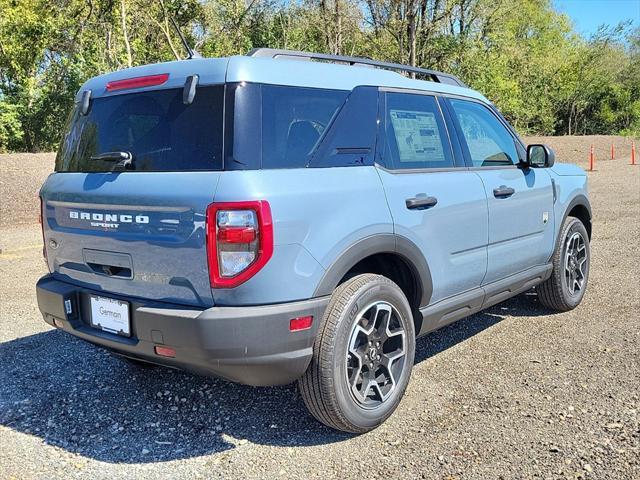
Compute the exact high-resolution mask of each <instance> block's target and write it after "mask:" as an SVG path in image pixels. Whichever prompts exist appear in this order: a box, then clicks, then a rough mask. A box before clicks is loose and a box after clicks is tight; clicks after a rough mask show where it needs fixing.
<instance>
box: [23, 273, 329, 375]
mask: <svg viewBox="0 0 640 480" xmlns="http://www.w3.org/2000/svg"><path fill="white" fill-rule="evenodd" d="M36 292H37V298H38V307H39V308H40V311H41V312H42V315H43V317H44V320H45V322H47V323H48V324H49V325H51V326H54V327H57V328H59V329H61V330H64V331H66V332H68V333H70V334H72V335H75V336H76V337H79V338H82V339H84V340H87V341H89V342H91V343H94V344H97V345H101V346H103V347H106V348H109V349H111V350H114V351H115V352H117V353H120V354H122V355H125V356H129V357H133V358H139V359H142V360H146V361H150V362H153V363H158V364H161V365H166V366H170V367H177V368H182V369H185V370H189V371H193V372H196V373H199V374H204V375H214V376H219V377H223V378H226V379H228V380H231V381H235V382H239V383H244V384H248V385H279V384H286V383H290V382H292V381H294V380H296V379H298V378H299V377H300V376H301V375H302V374H303V373H304V371H305V370H306V368H307V366H308V365H309V362H310V361H311V356H312V348H313V341H314V339H315V334H316V331H317V329H318V324H319V323H320V319H321V318H322V315H323V313H324V310H325V308H326V306H327V303H328V301H329V299H328V297H322V298H315V299H311V300H305V301H300V302H291V303H284V304H277V305H265V306H254V307H246V306H243V307H212V308H209V309H206V310H198V309H195V308H193V307H183V306H179V305H171V304H167V303H158V302H146V303H145V302H144V301H140V300H137V299H131V298H127V297H123V296H121V295H111V294H105V293H104V292H98V291H92V290H90V289H85V288H81V287H78V286H76V285H71V284H69V283H66V282H62V281H60V280H57V279H54V278H53V277H52V276H51V275H46V276H44V277H42V278H41V279H40V280H39V281H38V283H37V285H36ZM90 294H96V295H102V296H109V297H111V298H116V299H119V300H124V301H127V302H129V303H130V316H131V337H122V336H118V335H115V334H111V333H108V332H104V331H102V330H99V329H96V328H93V327H92V326H91V325H90V322H89V316H90V305H89V303H90V300H89V295H90ZM65 301H68V302H66V308H65ZM69 305H70V306H71V308H70V313H67V311H68V310H69ZM307 315H313V324H312V326H311V328H309V329H307V330H301V331H296V332H291V331H289V321H290V319H292V318H296V317H302V316H307ZM157 345H163V346H167V347H171V348H173V349H175V352H176V354H175V357H174V358H168V357H162V356H159V355H157V354H156V353H155V350H154V347H155V346H157Z"/></svg>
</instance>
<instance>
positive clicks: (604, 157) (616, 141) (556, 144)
mask: <svg viewBox="0 0 640 480" xmlns="http://www.w3.org/2000/svg"><path fill="white" fill-rule="evenodd" d="M524 140H525V142H527V143H546V144H547V145H549V146H550V147H551V148H553V150H554V151H555V153H556V161H558V162H564V163H577V164H578V165H580V166H582V167H584V166H586V165H587V164H588V163H589V149H590V148H591V145H593V149H594V153H595V160H596V164H597V163H598V162H601V161H608V160H610V159H611V144H613V148H614V152H615V157H614V158H616V159H626V160H629V159H630V158H631V138H627V137H620V136H616V135H585V136H564V137H524ZM638 148H640V144H639V142H638V141H636V161H640V160H639V159H638V157H637V155H638V154H640V151H638Z"/></svg>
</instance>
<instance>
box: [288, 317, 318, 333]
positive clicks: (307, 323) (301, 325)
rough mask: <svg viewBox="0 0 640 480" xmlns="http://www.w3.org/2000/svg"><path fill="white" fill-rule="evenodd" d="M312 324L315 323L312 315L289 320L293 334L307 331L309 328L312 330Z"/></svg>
mask: <svg viewBox="0 0 640 480" xmlns="http://www.w3.org/2000/svg"><path fill="white" fill-rule="evenodd" d="M312 323H313V316H312V315H309V316H308V317H298V318H292V319H291V320H289V330H290V331H291V332H297V331H299V330H306V329H307V328H311V324H312Z"/></svg>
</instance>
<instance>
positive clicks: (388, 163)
mask: <svg viewBox="0 0 640 480" xmlns="http://www.w3.org/2000/svg"><path fill="white" fill-rule="evenodd" d="M381 104H382V105H384V107H383V109H384V110H383V112H384V115H383V118H384V122H383V124H384V128H383V129H382V134H381V139H380V141H379V148H378V151H379V154H378V158H377V163H378V164H379V173H380V178H381V179H382V183H383V185H384V190H385V193H386V195H387V201H388V203H389V208H390V210H391V215H392V217H393V222H394V229H395V233H396V234H398V235H401V236H404V237H406V238H408V239H409V240H411V241H412V242H413V243H414V244H416V245H417V246H418V247H419V248H420V250H421V251H422V253H423V254H424V256H425V258H426V260H427V263H428V265H429V268H430V270H431V276H432V280H433V293H432V297H431V302H430V303H432V304H433V303H435V302H437V301H439V300H442V299H444V298H447V297H450V296H452V295H455V294H458V293H462V292H465V291H467V290H470V289H472V288H474V287H479V286H480V283H481V281H482V279H483V278H484V275H485V271H486V266H487V237H488V232H487V228H488V226H487V225H488V221H487V215H488V214H487V199H486V195H485V191H484V187H483V185H482V181H481V180H480V178H479V177H478V176H477V175H476V174H475V173H473V172H469V171H468V170H467V169H466V168H465V167H464V166H463V165H461V164H458V165H457V164H456V161H455V160H454V153H453V150H452V145H451V143H450V140H449V135H448V132H447V128H446V125H445V122H444V121H443V117H442V114H441V111H440V108H439V105H438V101H437V99H436V97H435V96H433V95H429V94H421V93H401V92H386V93H384V94H383V101H382V102H381Z"/></svg>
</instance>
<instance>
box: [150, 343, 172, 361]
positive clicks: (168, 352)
mask: <svg viewBox="0 0 640 480" xmlns="http://www.w3.org/2000/svg"><path fill="white" fill-rule="evenodd" d="M154 350H155V352H156V355H160V356H161V357H171V358H173V357H175V356H176V351H175V350H174V349H173V348H171V347H162V346H160V345H156V346H155V347H154Z"/></svg>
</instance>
